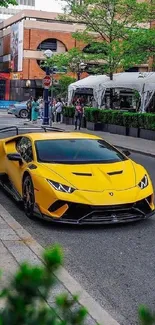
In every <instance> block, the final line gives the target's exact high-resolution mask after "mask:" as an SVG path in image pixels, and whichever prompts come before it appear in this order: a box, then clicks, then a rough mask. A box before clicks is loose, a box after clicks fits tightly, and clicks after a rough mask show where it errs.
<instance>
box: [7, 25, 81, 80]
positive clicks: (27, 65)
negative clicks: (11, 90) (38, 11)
mask: <svg viewBox="0 0 155 325" xmlns="http://www.w3.org/2000/svg"><path fill="white" fill-rule="evenodd" d="M48 38H55V39H57V40H59V41H61V42H62V43H63V44H64V45H65V46H66V49H67V50H70V49H72V48H73V47H78V48H80V49H83V48H84V46H85V45H84V44H83V43H82V42H77V41H75V39H74V38H73V37H72V34H71V33H68V32H63V31H62V32H54V31H53V32H52V31H48V30H39V29H32V30H30V29H25V30H24V50H34V51H35V50H36V49H37V47H38V45H39V44H40V43H41V42H43V41H44V40H46V39H48ZM3 46H4V55H7V54H10V35H7V36H5V37H4V41H3ZM44 76H45V73H44V71H43V70H42V69H41V68H40V67H39V66H38V64H37V61H36V60H35V59H23V79H43V77H44ZM56 78H58V76H56Z"/></svg>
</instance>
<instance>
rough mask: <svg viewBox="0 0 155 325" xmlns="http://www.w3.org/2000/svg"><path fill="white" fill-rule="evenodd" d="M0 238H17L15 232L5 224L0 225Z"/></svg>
mask: <svg viewBox="0 0 155 325" xmlns="http://www.w3.org/2000/svg"><path fill="white" fill-rule="evenodd" d="M0 240H18V236H17V235H16V233H15V232H14V231H13V230H12V229H11V228H10V227H9V226H8V225H7V224H6V225H5V226H3V224H2V225H1V226H0Z"/></svg>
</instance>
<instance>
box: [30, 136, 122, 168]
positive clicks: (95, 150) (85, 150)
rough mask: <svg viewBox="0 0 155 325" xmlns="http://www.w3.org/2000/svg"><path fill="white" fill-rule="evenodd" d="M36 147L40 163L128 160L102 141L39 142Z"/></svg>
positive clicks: (66, 140) (64, 140)
mask: <svg viewBox="0 0 155 325" xmlns="http://www.w3.org/2000/svg"><path fill="white" fill-rule="evenodd" d="M35 146H36V152H37V159H38V161H40V162H45V163H46V162H47V163H48V162H49V163H52V162H56V163H68V164H80V163H81V164H84V163H114V162H119V161H123V160H126V159H127V158H126V157H125V156H124V155H123V154H121V153H120V152H119V151H117V149H115V148H113V147H112V146H110V145H109V144H108V143H107V142H105V141H104V140H100V139H99V140H98V139H61V140H60V139H59V140H38V141H36V142H35Z"/></svg>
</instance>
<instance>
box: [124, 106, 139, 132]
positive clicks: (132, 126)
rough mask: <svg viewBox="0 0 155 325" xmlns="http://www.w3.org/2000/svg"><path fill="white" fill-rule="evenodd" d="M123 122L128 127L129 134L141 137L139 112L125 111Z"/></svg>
mask: <svg viewBox="0 0 155 325" xmlns="http://www.w3.org/2000/svg"><path fill="white" fill-rule="evenodd" d="M123 124H124V125H125V126H126V128H127V135H129V136H130V137H136V138H137V137H139V113H129V112H127V113H123Z"/></svg>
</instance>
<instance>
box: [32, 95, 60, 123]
mask: <svg viewBox="0 0 155 325" xmlns="http://www.w3.org/2000/svg"><path fill="white" fill-rule="evenodd" d="M63 106H64V104H63V102H62V100H61V99H60V98H58V99H57V100H55V99H54V100H53V101H52V102H50V103H49V108H50V115H51V118H52V121H53V122H57V123H60V122H62V113H63ZM27 110H28V120H29V121H32V123H37V120H38V118H39V117H40V118H41V119H43V118H44V100H43V98H42V97H40V98H39V99H38V100H37V99H36V98H33V97H30V99H29V100H28V101H27Z"/></svg>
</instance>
